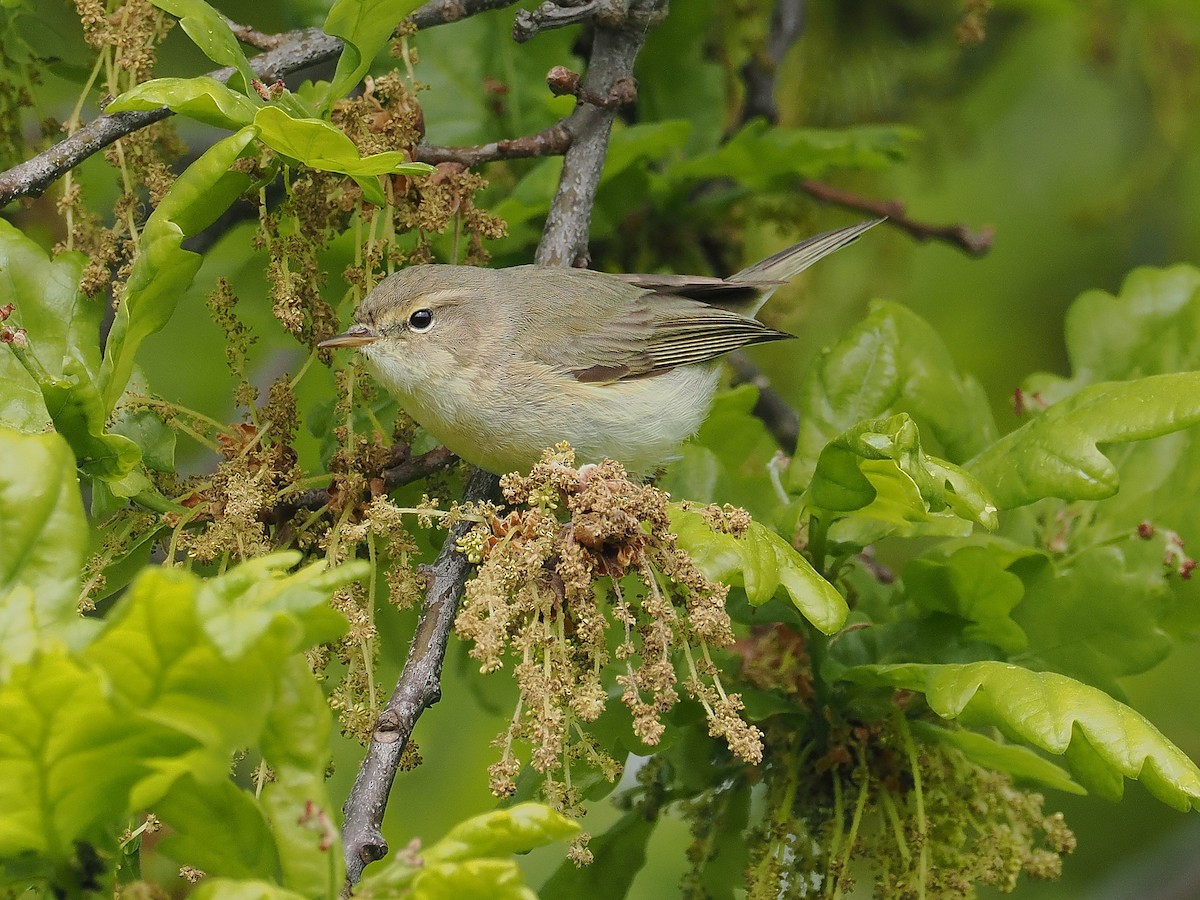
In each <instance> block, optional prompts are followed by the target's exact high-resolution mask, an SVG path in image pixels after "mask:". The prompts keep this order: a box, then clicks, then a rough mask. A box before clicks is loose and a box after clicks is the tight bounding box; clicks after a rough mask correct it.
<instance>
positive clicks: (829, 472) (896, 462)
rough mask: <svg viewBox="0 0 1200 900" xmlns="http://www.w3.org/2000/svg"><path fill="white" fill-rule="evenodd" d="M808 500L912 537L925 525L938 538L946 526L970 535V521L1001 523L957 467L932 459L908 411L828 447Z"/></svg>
mask: <svg viewBox="0 0 1200 900" xmlns="http://www.w3.org/2000/svg"><path fill="white" fill-rule="evenodd" d="M806 497H807V499H808V501H809V502H810V503H811V504H812V505H813V506H815V507H817V508H819V509H824V510H828V511H830V512H834V513H847V512H856V513H857V514H858V515H859V516H863V517H867V518H871V519H876V520H878V521H880V522H883V523H887V524H889V525H891V526H894V527H896V528H899V529H901V530H902V532H907V533H914V532H919V531H920V530H921V526H922V525H924V524H925V523H933V524H934V525H935V528H936V533H946V531H943V530H942V527H948V528H949V531H950V533H969V532H970V525H969V524H967V523H970V522H976V523H978V524H980V525H983V526H984V527H985V528H988V529H994V528H995V527H996V524H997V520H996V510H995V507H994V506H992V504H991V502H990V500H989V498H988V496H987V492H986V491H985V490H984V488H983V486H982V485H981V484H980V483H979V482H978V481H976V480H975V479H974V478H973V477H972V476H971V475H969V474H968V473H967V472H965V471H963V470H962V469H960V468H958V466H955V465H952V464H950V463H948V462H944V461H942V460H939V459H936V458H935V457H932V456H927V455H926V454H925V453H924V451H922V449H921V438H920V434H919V433H918V431H917V425H916V423H915V422H914V421H913V420H912V419H911V418H910V417H909V416H908V415H907V414H906V413H900V414H898V415H894V416H891V417H890V418H887V419H874V420H871V421H867V422H862V423H860V424H858V425H856V426H855V427H853V428H851V429H850V430H849V431H847V432H845V433H844V434H842V435H841V436H839V437H838V438H837V439H836V440H834V441H833V442H831V443H830V444H828V445H827V446H826V447H825V449H824V450H822V451H821V455H820V457H819V459H818V460H817V466H816V470H815V471H814V472H813V476H812V481H811V483H810V484H809V487H808V493H807V494H806ZM955 519H961V520H963V522H962V523H956V522H955V521H954V520H955Z"/></svg>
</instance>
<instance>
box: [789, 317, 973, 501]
mask: <svg viewBox="0 0 1200 900" xmlns="http://www.w3.org/2000/svg"><path fill="white" fill-rule="evenodd" d="M798 412H799V413H800V439H799V442H798V445H797V448H796V454H795V456H794V457H793V459H792V465H791V468H790V469H789V470H788V476H787V483H788V486H789V488H790V489H791V490H794V491H796V492H799V491H801V490H803V489H804V488H805V487H806V486H807V484H808V480H809V479H810V478H811V477H812V473H813V470H814V469H815V468H816V462H817V457H818V455H819V454H820V453H821V450H822V449H823V448H824V447H825V445H826V444H828V443H829V442H830V441H832V440H834V439H835V438H836V437H837V436H838V435H840V434H843V433H844V432H845V431H846V430H847V429H849V428H851V427H853V426H854V425H857V424H858V423H859V422H862V421H864V420H868V419H877V418H881V417H884V416H888V415H891V414H892V413H897V412H906V413H908V414H909V415H911V416H912V417H913V418H914V419H915V420H916V422H917V423H918V424H919V425H920V427H921V429H922V431H924V432H926V433H927V434H931V435H932V436H933V437H934V438H936V440H937V442H938V443H939V444H941V446H942V448H943V452H944V453H945V454H946V458H947V459H949V460H950V461H952V462H962V461H963V460H965V459H967V458H969V457H971V456H973V455H974V454H976V453H978V452H980V451H981V450H983V449H984V448H985V447H987V446H988V444H990V443H991V442H992V441H994V440H995V438H996V424H995V422H994V421H993V420H992V414H991V410H990V408H989V406H988V402H987V397H986V396H985V395H984V393H983V389H982V388H981V387H980V386H979V384H978V382H976V381H975V380H974V379H973V378H971V377H969V376H966V375H960V374H959V373H958V370H957V369H956V367H955V365H954V361H953V360H952V359H951V357H950V351H949V350H947V349H946V346H945V344H943V343H942V340H941V338H939V337H938V335H937V333H936V332H935V331H934V330H933V329H932V328H931V327H929V325H928V323H926V322H925V321H924V320H923V319H921V318H920V317H919V316H917V315H916V314H915V313H913V312H911V311H910V310H908V309H906V308H904V307H903V306H899V305H897V304H894V303H884V302H879V301H877V302H875V303H872V304H871V310H870V313H869V314H868V315H867V317H866V319H864V320H863V321H862V323H860V324H859V325H858V326H857V327H856V328H854V329H853V330H852V331H851V332H850V333H849V334H848V335H846V337H844V338H843V339H842V340H841V341H840V342H839V343H838V344H837V345H836V346H835V347H834V348H833V349H832V350H827V351H825V352H824V353H823V354H821V356H820V357H819V358H818V359H817V360H815V361H814V363H813V365H812V368H811V369H810V370H809V373H808V376H807V377H806V379H805V382H804V386H803V388H802V392H801V396H800V402H799V404H798Z"/></svg>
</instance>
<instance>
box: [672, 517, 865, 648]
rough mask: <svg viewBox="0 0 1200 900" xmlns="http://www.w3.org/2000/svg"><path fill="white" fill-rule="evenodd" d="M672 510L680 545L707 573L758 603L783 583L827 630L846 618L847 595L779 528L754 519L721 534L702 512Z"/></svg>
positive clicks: (799, 605)
mask: <svg viewBox="0 0 1200 900" xmlns="http://www.w3.org/2000/svg"><path fill="white" fill-rule="evenodd" d="M670 515H671V530H672V531H674V532H675V535H676V537H677V538H678V539H679V546H680V548H681V549H683V550H684V551H685V552H686V553H687V554H688V556H690V557H691V558H692V561H693V562H695V563H696V565H697V566H698V567H699V569H700V571H701V572H703V573H704V574H705V575H706V576H707V577H709V578H711V579H713V580H714V581H721V582H724V583H725V584H742V585H743V586H744V587H745V589H746V596H747V597H748V598H749V600H750V602H751V603H752V604H754V605H756V606H758V605H761V604H763V603H766V602H767V601H768V600H770V599H771V598H772V597H773V596H775V592H776V590H778V589H779V588H780V587H782V588H783V589H784V590H785V591H786V592H787V594H788V596H789V597H791V599H792V603H793V604H795V606H796V608H797V609H799V610H800V612H801V613H802V614H803V615H804V617H805V618H806V619H808V620H809V621H810V622H812V623H813V625H815V626H816V627H817V628H819V629H820V630H821V631H823V632H824V633H826V634H832V633H833V632H835V631H837V630H838V629H839V628H841V627H842V623H843V622H845V621H846V615H847V614H848V612H849V607H847V605H846V600H845V598H844V597H843V596H842V595H841V594H839V593H838V591H837V588H835V587H834V586H833V585H831V584H830V583H829V582H828V581H826V580H825V579H824V578H822V577H821V576H820V575H819V574H817V571H816V570H815V569H814V568H813V567H812V566H811V565H809V563H808V560H806V559H805V558H804V557H803V556H801V555H800V553H799V552H798V551H797V550H796V549H795V548H794V547H793V546H792V545H791V544H789V543H788V542H787V541H785V540H784V539H783V538H781V537H780V536H779V535H777V534H775V532H773V531H771V530H769V529H767V528H764V527H763V526H762V525H759V524H758V523H757V522H751V523H750V528H749V530H747V532H746V533H745V534H743V535H741V536H740V537H735V536H734V535H732V534H724V533H719V532H716V531H714V530H713V529H712V527H711V526H710V525H709V524H708V522H707V521H705V519H704V516H702V515H701V514H700V513H698V512H694V511H692V510H689V509H684V508H682V507H680V506H677V505H674V504H672V506H671V512H670Z"/></svg>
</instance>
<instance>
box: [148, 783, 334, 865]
mask: <svg viewBox="0 0 1200 900" xmlns="http://www.w3.org/2000/svg"><path fill="white" fill-rule="evenodd" d="M154 814H155V815H156V816H158V818H159V819H161V820H162V822H163V824H164V825H166V826H167V829H168V831H167V833H166V836H165V837H164V838H163V840H162V849H163V851H164V852H165V853H166V854H167V855H168V856H169V857H170V858H171V859H172V860H174V861H176V862H179V863H182V864H186V865H190V866H195V867H196V868H198V869H200V870H202V871H203V872H205V873H207V874H208V875H212V876H215V877H229V878H254V877H261V878H272V879H274V878H277V877H278V872H279V858H278V856H277V854H276V852H275V839H274V836H273V835H272V833H271V829H270V828H269V827H268V825H267V822H266V819H265V818H264V817H263V813H262V810H261V809H260V808H259V805H258V803H256V802H255V800H254V798H253V797H252V796H251V795H250V794H248V793H247V792H246V791H244V790H242V789H241V788H239V787H238V786H237V785H235V784H234V783H233V782H232V781H229V780H228V779H222V780H220V781H218V782H216V783H215V784H204V785H201V784H200V783H199V782H197V781H196V779H195V778H193V777H192V776H191V775H190V774H188V775H184V776H183V777H182V778H180V779H179V780H178V781H176V782H175V784H174V785H172V786H171V789H170V790H169V791H168V792H167V794H166V796H165V797H162V798H160V799H159V800H156V801H155V803H154ZM326 868H328V867H326Z"/></svg>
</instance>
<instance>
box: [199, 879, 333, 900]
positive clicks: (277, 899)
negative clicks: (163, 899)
mask: <svg viewBox="0 0 1200 900" xmlns="http://www.w3.org/2000/svg"><path fill="white" fill-rule="evenodd" d="M188 897H189V898H191V900H309V898H310V895H309V894H298V893H296V892H295V891H289V890H288V889H287V888H284V887H280V886H279V885H277V884H272V883H271V882H269V881H234V880H233V879H231V878H205V879H204V880H203V881H202V882H200V887H199V888H198V889H197V890H196V891H194V892H192V893H190V894H188Z"/></svg>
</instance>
